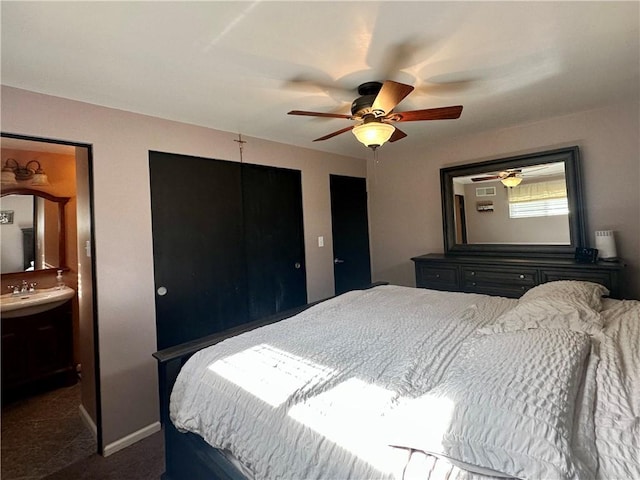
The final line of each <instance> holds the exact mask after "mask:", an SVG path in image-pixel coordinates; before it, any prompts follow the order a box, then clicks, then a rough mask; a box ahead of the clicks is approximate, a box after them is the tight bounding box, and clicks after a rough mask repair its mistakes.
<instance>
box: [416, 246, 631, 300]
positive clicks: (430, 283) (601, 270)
mask: <svg viewBox="0 0 640 480" xmlns="http://www.w3.org/2000/svg"><path fill="white" fill-rule="evenodd" d="M411 260H413V261H414V262H415V271H416V286H417V287H419V288H430V289H433V290H447V291H451V292H468V293H484V294H487V295H499V296H503V297H511V298H518V297H520V296H521V295H522V294H523V293H524V292H526V291H527V290H529V289H530V288H533V287H535V286H536V285H538V284H540V283H545V282H551V281H554V280H584V281H588V282H595V283H600V284H602V285H604V286H605V287H607V288H608V289H609V291H610V292H611V295H610V296H611V297H613V298H619V297H620V283H621V279H620V277H621V270H622V269H623V268H624V263H623V262H598V263H576V262H575V261H574V260H572V259H567V258H512V257H497V256H496V257H494V256H487V257H481V256H453V255H451V256H449V255H442V254H433V253H432V254H428V255H421V256H419V257H414V258H412V259H411Z"/></svg>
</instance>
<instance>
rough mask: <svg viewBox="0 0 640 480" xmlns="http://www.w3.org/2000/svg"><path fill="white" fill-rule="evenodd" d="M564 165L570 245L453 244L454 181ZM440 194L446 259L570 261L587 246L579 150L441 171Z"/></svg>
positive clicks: (568, 149)
mask: <svg viewBox="0 0 640 480" xmlns="http://www.w3.org/2000/svg"><path fill="white" fill-rule="evenodd" d="M556 162H563V163H564V169H565V178H566V182H567V199H568V204H569V231H570V239H571V240H570V245H541V244H529V245H511V244H501V243H496V244H456V241H455V240H456V236H455V233H456V232H455V222H454V190H453V179H454V178H455V177H464V176H468V175H478V174H482V173H487V172H493V171H502V170H507V169H509V168H518V167H528V166H532V165H540V164H545V163H556ZM440 187H441V194H442V226H443V230H444V249H445V254H446V255H499V256H521V257H547V256H553V257H571V258H573V256H574V254H575V249H576V248H577V247H584V246H586V236H585V223H584V210H583V203H582V180H581V174H580V152H579V149H578V147H568V148H562V149H558V150H550V151H546V152H539V153H532V154H527V155H518V156H515V157H509V158H500V159H497V160H487V161H483V162H478V163H471V164H466V165H459V166H455V167H447V168H442V169H440Z"/></svg>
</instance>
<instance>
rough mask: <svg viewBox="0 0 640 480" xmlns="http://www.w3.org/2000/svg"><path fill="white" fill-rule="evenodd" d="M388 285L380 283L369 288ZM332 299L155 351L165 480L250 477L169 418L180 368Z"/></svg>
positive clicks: (209, 479)
mask: <svg viewBox="0 0 640 480" xmlns="http://www.w3.org/2000/svg"><path fill="white" fill-rule="evenodd" d="M378 285H387V282H376V283H373V284H371V285H370V286H369V287H367V288H373V287H376V286H378ZM326 300H328V299H324V300H319V301H317V302H313V303H308V304H306V305H302V306H300V307H297V308H293V309H291V310H287V311H284V312H280V313H277V314H274V315H270V316H268V317H266V318H263V319H259V320H255V321H253V322H250V323H246V324H244V325H239V326H237V327H234V328H231V329H229V330H225V331H224V332H220V333H216V334H213V335H208V336H206V337H202V338H199V339H197V340H193V341H191V342H186V343H183V344H180V345H176V346H175V347H170V348H166V349H164V350H160V351H159V352H156V353H154V354H153V356H154V357H155V358H156V360H157V361H158V381H159V389H160V421H161V423H162V429H163V430H164V442H165V444H164V448H165V473H164V474H163V475H162V480H182V479H184V480H199V479H202V480H212V479H220V480H246V477H245V476H244V475H243V474H242V473H241V472H240V471H239V470H238V469H237V468H236V467H235V466H234V465H233V464H232V463H231V462H230V461H229V460H228V459H227V458H226V457H225V456H224V455H222V454H221V453H220V451H219V450H218V449H215V448H213V447H212V446H211V445H209V444H208V443H207V442H205V441H204V440H203V439H202V438H201V437H200V436H199V435H196V434H193V433H182V432H179V431H178V430H177V429H176V428H175V427H174V426H173V423H172V422H171V419H170V418H169V398H170V396H171V390H173V385H174V384H175V382H176V379H177V378H178V373H180V369H181V368H182V366H183V365H184V364H185V363H186V361H187V360H189V358H190V357H191V356H192V355H193V354H194V353H196V352H197V351H199V350H202V349H203V348H206V347H209V346H211V345H215V344H216V343H220V342H221V341H223V340H225V339H227V338H230V337H235V336H236V335H239V334H241V333H244V332H248V331H250V330H254V329H256V328H259V327H263V326H265V325H270V324H272V323H276V322H279V321H280V320H284V319H286V318H289V317H293V316H294V315H297V314H298V313H300V312H303V311H304V310H306V309H308V308H309V307H312V306H313V305H317V304H319V303H322V302H324V301H326Z"/></svg>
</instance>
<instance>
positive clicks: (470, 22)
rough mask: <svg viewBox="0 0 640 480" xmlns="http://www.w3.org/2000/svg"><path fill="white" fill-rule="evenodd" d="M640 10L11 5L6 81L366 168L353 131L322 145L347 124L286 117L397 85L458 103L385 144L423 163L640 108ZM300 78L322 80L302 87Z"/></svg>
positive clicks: (419, 103)
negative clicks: (428, 150)
mask: <svg viewBox="0 0 640 480" xmlns="http://www.w3.org/2000/svg"><path fill="white" fill-rule="evenodd" d="M639 5H640V3H638V2H635V1H632V2H610V1H604V2H531V3H530V2H398V1H387V2H359V1H355V2H346V1H345V2H327V1H323V2H319V1H318V2H300V1H297V2H272V1H255V2H239V1H233V2H218V1H216V2H10V1H2V2H1V8H2V11H1V14H2V16H1V20H2V38H1V40H2V70H1V79H2V83H3V84H4V85H9V86H13V87H18V88H24V89H27V90H33V91H37V92H42V93H47V94H51V95H57V96H61V97H66V98H71V99H76V100H81V101H85V102H90V103H94V104H98V105H104V106H109V107H114V108H119V109H123V110H128V111H132V112H139V113H144V114H148V115H153V116H158V117H162V118H167V119H173V120H178V121H183V122H187V123H192V124H197V125H203V126H208V127H212V128H215V129H218V130H223V131H229V132H234V133H241V134H243V135H246V136H253V137H258V138H264V139H269V140H274V141H277V142H282V143H287V144H294V145H299V146H303V147H308V148H315V149H319V150H325V151H328V152H334V153H341V154H345V155H351V156H358V157H367V156H368V155H369V153H368V150H367V149H365V148H364V147H363V146H362V145H360V144H359V143H358V142H357V141H356V140H355V138H354V137H353V135H351V134H350V133H344V134H342V135H339V136H337V137H334V138H332V139H329V140H326V141H323V142H315V143H314V142H312V140H313V139H314V138H317V137H320V136H323V135H325V134H327V133H330V132H333V131H335V130H339V129H341V128H343V127H345V126H348V125H349V122H350V121H349V120H341V119H325V118H312V117H296V116H290V115H287V112H288V111H289V110H293V109H299V110H313V111H319V112H334V113H349V107H350V103H351V101H352V100H353V99H354V98H355V97H357V93H356V88H357V86H358V85H359V84H360V83H363V82H366V81H371V80H385V79H392V80H396V81H399V82H403V83H407V84H410V85H413V86H415V87H416V90H415V91H414V92H413V93H412V94H411V95H409V97H407V99H405V100H404V101H403V102H402V103H401V104H400V105H399V106H398V107H397V108H396V110H397V111H404V110H415V109H423V108H432V107H440V106H448V105H458V104H461V105H464V111H463V112H462V116H461V118H460V119H458V120H444V121H427V122H408V123H403V124H402V125H401V128H402V130H403V131H404V132H405V133H407V134H408V137H407V138H405V139H403V140H401V141H399V142H395V143H393V144H387V145H384V146H383V147H382V148H383V149H385V153H386V154H392V153H393V151H395V152H416V151H419V149H420V148H422V147H424V146H425V145H428V144H429V142H433V141H435V140H438V139H441V138H445V137H451V136H456V135H461V134H465V133H469V132H478V131H482V130H484V129H493V128H499V127H503V126H509V125H514V124H521V123H528V122H533V121H536V120H539V119H542V118H546V117H550V116H557V115H562V114H566V113H571V112H575V111H580V110H587V109H591V108H596V107H598V106H601V105H605V104H609V103H613V102H618V101H624V100H625V99H626V100H630V101H636V102H637V101H638V90H639V84H640V78H639V70H640V60H639V58H640V53H639V51H640V48H639V44H640V40H639V38H640V33H639V27H638V25H639ZM402 52H404V53H402ZM399 53H402V54H401V55H399ZM301 78H306V79H310V80H313V81H314V82H311V83H304V82H300V81H298V82H294V81H293V80H294V79H298V80H299V79H301ZM318 84H321V85H324V86H325V88H320V87H318V86H317V85H318ZM330 87H335V88H330ZM71 140H81V139H71ZM381 151H382V149H381Z"/></svg>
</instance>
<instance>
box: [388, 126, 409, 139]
mask: <svg viewBox="0 0 640 480" xmlns="http://www.w3.org/2000/svg"><path fill="white" fill-rule="evenodd" d="M406 136H407V134H406V133H404V132H403V131H402V130H400V129H399V128H396V130H395V132H393V134H392V135H391V138H390V139H389V142H397V141H398V140H402V139H403V138H404V137H406Z"/></svg>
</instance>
